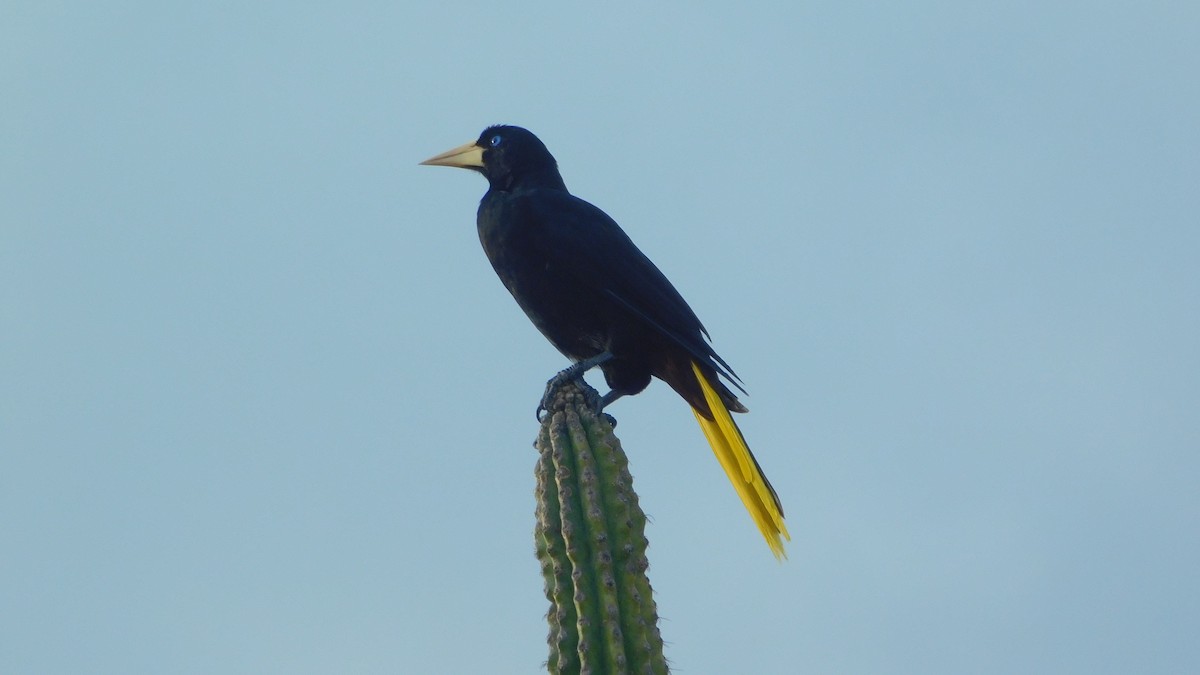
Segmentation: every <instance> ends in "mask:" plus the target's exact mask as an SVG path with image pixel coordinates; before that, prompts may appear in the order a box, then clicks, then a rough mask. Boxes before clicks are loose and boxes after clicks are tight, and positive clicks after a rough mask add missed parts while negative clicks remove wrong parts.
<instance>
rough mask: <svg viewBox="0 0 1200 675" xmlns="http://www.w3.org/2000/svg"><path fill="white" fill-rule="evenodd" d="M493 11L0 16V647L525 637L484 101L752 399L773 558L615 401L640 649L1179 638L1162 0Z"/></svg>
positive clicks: (948, 659) (774, 664)
mask: <svg viewBox="0 0 1200 675" xmlns="http://www.w3.org/2000/svg"><path fill="white" fill-rule="evenodd" d="M431 5H432V4H431ZM510 5H511V3H487V4H486V5H485V4H471V3H442V4H439V5H432V6H430V7H426V8H421V9H418V8H412V7H407V6H405V3H341V4H338V5H336V6H330V7H319V6H313V5H309V4H306V3H254V4H253V6H247V5H246V3H240V2H239V3H235V2H224V3H210V4H208V5H205V6H193V7H184V6H179V5H172V4H169V3H168V4H165V5H164V4H163V3H135V2H126V3H120V2H109V3H81V2H58V3H55V2H36V3H35V2H9V3H7V4H6V5H5V6H4V8H3V9H0V55H2V57H0V89H2V90H3V92H4V105H3V110H2V111H0V322H2V323H0V327H2V331H0V542H2V543H0V607H3V608H4V610H3V612H0V672H4V673H31V674H35V673H36V674H41V673H72V674H74V673H125V674H128V673H335V672H336V673H501V674H505V673H531V672H537V671H538V670H539V669H540V667H541V664H542V662H543V660H544V659H545V657H546V648H545V643H544V640H545V632H546V630H545V625H544V622H543V620H542V615H543V613H544V612H545V609H546V602H545V599H544V598H543V596H542V582H541V577H540V575H539V572H538V567H537V564H536V562H535V560H534V557H533V543H532V528H533V509H534V504H533V496H532V494H533V474H532V472H533V464H534V459H535V455H534V451H533V450H532V448H531V443H532V440H533V437H534V435H535V433H536V423H535V422H534V418H533V411H534V407H535V405H536V403H537V400H538V397H539V396H540V394H541V391H542V383H543V382H544V381H545V379H546V378H547V377H549V376H550V375H551V374H553V373H554V372H555V371H556V370H558V369H559V368H561V367H562V366H563V365H565V364H564V362H563V360H562V357H561V356H560V355H559V354H558V353H557V352H555V351H554V350H553V348H551V347H550V346H549V344H548V343H546V342H545V341H544V340H543V339H542V337H541V336H540V335H539V334H538V333H537V332H536V331H535V330H534V329H533V327H532V326H531V325H530V324H529V323H528V321H527V320H526V319H525V317H524V315H523V314H522V313H521V312H520V311H519V310H518V309H517V307H516V305H515V304H514V303H513V302H512V300H511V298H510V297H509V296H508V295H507V293H506V292H505V291H504V289H503V288H502V286H501V285H500V283H499V282H498V281H497V280H496V279H495V277H494V275H493V273H492V271H491V269H490V267H489V265H488V264H487V262H486V260H485V258H484V256H483V254H482V252H481V250H480V248H479V244H478V241H477V238H476V236H475V232H474V217H475V208H476V204H477V203H478V200H479V198H480V196H482V194H483V192H484V190H485V183H484V181H483V180H482V179H480V178H479V177H478V176H475V175H472V174H470V173H468V172H464V171H453V170H449V169H439V168H429V167H418V166H417V162H419V161H420V160H422V159H425V158H426V157H428V156H430V155H432V154H434V153H437V152H440V151H442V150H445V149H447V148H449V147H451V146H454V145H457V144H459V143H462V142H464V141H467V140H470V139H473V138H475V137H476V135H477V134H478V133H479V131H480V130H481V129H482V128H483V127H485V126H486V125H488V124H491V123H496V122H507V123H514V124H520V125H522V126H526V127H528V128H530V129H531V130H533V131H534V132H535V133H537V134H539V135H540V136H541V138H542V139H543V140H544V141H545V142H546V144H547V145H548V146H549V148H550V149H551V151H552V152H554V154H555V155H556V156H557V157H558V160H559V163H560V166H561V168H562V171H563V175H564V177H565V179H566V181H567V184H568V186H569V187H570V188H571V189H572V190H573V191H574V192H575V193H576V194H578V195H580V196H582V197H584V198H585V199H588V200H590V201H592V202H594V203H596V204H597V205H599V206H601V207H602V208H604V209H605V210H606V211H608V213H609V214H611V215H612V216H613V217H615V218H616V219H617V220H618V221H619V222H621V223H622V224H623V226H624V227H625V229H626V230H627V231H628V232H629V233H630V235H631V236H632V237H633V238H634V240H635V241H637V242H638V243H639V245H640V246H641V247H642V248H643V250H644V251H645V252H646V253H647V254H648V255H650V256H651V257H652V258H653V259H654V260H655V261H656V262H657V263H658V264H659V266H660V267H661V268H662V269H663V270H664V271H665V272H666V273H667V275H668V276H669V277H670V278H671V279H672V280H673V281H674V282H675V284H676V285H677V286H678V287H679V289H680V290H681V291H682V292H683V294H684V296H685V297H687V298H688V299H689V301H690V302H691V303H692V305H693V307H694V308H695V309H696V311H697V312H698V313H699V315H700V316H701V318H702V319H703V321H704V322H705V324H706V325H707V326H708V327H709V329H710V331H711V333H712V334H713V337H714V338H715V344H716V347H717V349H718V351H719V352H720V353H721V354H722V355H723V356H724V357H725V358H726V359H727V360H728V361H729V362H730V363H731V364H732V365H733V366H734V368H735V369H737V371H738V372H739V373H740V374H741V375H742V376H743V377H744V378H745V381H746V384H747V388H748V389H749V391H750V393H751V396H749V397H748V398H746V399H745V400H746V403H747V404H748V405H749V406H750V408H751V409H752V410H753V412H752V413H751V414H750V415H748V416H745V417H743V418H741V419H742V420H744V422H743V428H744V430H745V432H746V435H747V437H748V439H749V441H750V444H751V446H752V447H753V448H754V449H755V451H756V453H757V455H758V457H759V459H760V460H761V462H762V465H763V467H764V469H765V470H766V472H767V475H768V476H769V477H770V478H771V480H772V482H773V483H774V485H775V487H776V488H777V489H778V491H779V494H780V496H781V498H782V499H783V502H784V505H785V507H786V509H787V514H788V518H789V520H788V523H789V526H790V528H791V532H792V535H793V542H792V545H791V547H790V554H791V559H790V560H789V561H788V562H787V563H785V564H782V565H780V564H777V563H776V562H775V561H774V559H773V558H772V557H771V555H770V552H769V551H768V549H767V547H766V545H765V544H764V543H763V542H762V540H761V538H760V537H759V535H758V533H757V532H756V531H755V529H754V527H753V525H752V524H751V522H750V520H749V517H748V516H747V515H746V513H745V512H744V510H743V509H742V507H741V505H740V504H739V502H738V500H737V498H736V496H735V495H734V493H733V491H732V490H731V489H730V487H729V486H728V484H727V482H726V479H725V477H724V475H723V474H722V472H721V470H720V469H719V467H718V465H717V463H716V461H715V460H714V459H713V457H712V455H711V452H710V451H709V450H708V449H707V447H706V445H705V443H704V440H703V438H702V436H701V433H700V431H699V429H698V428H696V426H695V422H694V421H693V419H692V416H691V414H690V413H689V412H688V410H687V408H686V406H685V405H684V404H683V403H682V402H681V401H680V400H679V399H678V398H677V397H676V396H675V395H674V394H673V393H672V392H671V391H670V390H669V389H668V388H667V387H665V386H663V385H661V384H656V385H654V386H652V387H651V389H650V390H649V391H647V392H646V393H644V394H643V395H641V396H638V397H636V398H630V399H626V400H622V401H620V402H619V403H617V404H615V405H614V406H613V409H612V410H611V412H612V413H613V414H615V415H616V416H617V418H618V419H619V420H620V422H621V424H620V428H619V430H618V431H619V435H620V436H621V438H622V440H623V442H624V444H625V447H626V450H627V451H628V453H629V455H630V458H631V462H632V471H633V475H634V477H635V480H636V487H637V489H638V491H639V493H640V495H641V499H642V504H643V506H644V507H645V508H646V510H647V511H648V512H649V514H650V516H651V518H652V524H651V526H650V528H649V532H648V534H649V537H650V541H651V549H650V560H651V570H650V572H651V581H652V583H653V584H654V587H655V589H656V590H657V592H658V597H657V599H658V603H659V609H660V612H661V614H662V615H663V617H664V622H663V624H662V631H663V634H664V636H665V638H666V639H667V641H668V648H667V653H668V656H669V658H670V659H671V660H672V662H673V664H674V667H675V669H676V671H677V672H679V673H690V674H707V673H790V672H797V673H799V672H804V673H918V672H919V673H966V672H970V673H1012V672H1046V673H1049V672H1053V673H1103V672H1112V673H1127V672H1160V673H1180V672H1195V671H1198V670H1200V642H1198V641H1197V640H1196V635H1197V634H1200V575H1198V574H1197V570H1198V569H1200V490H1197V489H1196V485H1197V483H1198V481H1200V421H1198V420H1200V415H1198V411H1200V350H1198V349H1197V345H1198V344H1200V271H1198V265H1197V260H1198V258H1200V228H1198V227H1197V225H1198V223H1197V214H1200V188H1198V186H1200V125H1198V124H1197V119H1200V114H1198V112H1197V109H1198V108H1200V77H1197V72H1200V41H1198V40H1197V39H1196V36H1197V35H1198V34H1200V8H1198V6H1197V5H1196V4H1195V3H1185V2H1150V3H1146V2H1141V3H1133V2H1127V3H1125V2H1122V3H1118V2H1109V3H1094V2H1086V3H1085V2H1070V3H1041V2H1015V3H964V2H921V3H905V4H904V5H894V4H893V5H887V4H879V5H876V4H867V3H847V2H820V3H779V4H776V5H773V6H770V7H768V8H761V9H750V8H738V9H734V8H733V7H732V6H731V5H728V4H727V3H700V4H693V5H689V6H687V7H683V6H673V7H647V6H643V5H640V4H629V5H621V4H617V5H614V4H612V3H606V4H604V5H603V6H596V7H593V8H587V9H581V8H564V7H561V6H560V5H561V3H526V4H524V5H522V7H523V9H520V10H517V9H511V8H509V6H510Z"/></svg>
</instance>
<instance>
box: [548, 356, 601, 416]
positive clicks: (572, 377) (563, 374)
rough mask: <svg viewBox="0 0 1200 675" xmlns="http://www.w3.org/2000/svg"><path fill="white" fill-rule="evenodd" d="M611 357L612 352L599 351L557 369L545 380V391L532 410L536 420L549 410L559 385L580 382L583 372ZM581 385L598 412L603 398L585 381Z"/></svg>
mask: <svg viewBox="0 0 1200 675" xmlns="http://www.w3.org/2000/svg"><path fill="white" fill-rule="evenodd" d="M611 358H612V354H610V353H609V352H601V353H600V354H597V355H596V356H593V357H591V358H589V359H584V360H583V361H579V362H577V363H572V364H571V365H569V366H567V367H566V368H563V369H562V370H560V371H558V374H557V375H555V376H554V377H552V378H550V379H549V380H547V381H546V391H545V393H543V394H542V400H541V402H539V403H538V407H537V410H536V411H534V417H536V418H537V421H539V422H541V421H542V419H543V415H542V413H544V412H549V410H550V404H551V403H552V402H553V401H554V396H555V394H557V393H558V389H559V387H561V386H563V385H564V384H566V383H568V382H576V381H579V382H582V378H583V374H584V373H586V372H587V371H589V370H591V369H592V368H595V367H596V366H598V365H600V364H601V363H604V362H605V361H608V360H609V359H611ZM583 385H584V386H583V387H581V388H582V389H583V390H584V392H585V395H586V396H587V397H588V404H589V405H591V406H592V409H594V410H595V411H596V412H600V411H601V410H603V408H604V406H605V402H604V399H602V398H600V395H599V394H597V393H596V390H595V389H592V388H591V387H590V386H587V383H586V382H583ZM589 392H590V393H589ZM593 399H594V400H593Z"/></svg>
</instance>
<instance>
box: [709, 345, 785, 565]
mask: <svg viewBox="0 0 1200 675" xmlns="http://www.w3.org/2000/svg"><path fill="white" fill-rule="evenodd" d="M692 370H693V371H694V372H695V373H696V379H697V380H699V381H700V388H701V389H702V390H703V391H704V400H705V401H706V402H707V403H708V409H709V411H711V413H712V419H709V418H708V417H706V416H705V415H704V413H703V412H701V411H700V410H697V409H696V408H694V407H693V408H692V412H693V413H695V415H696V421H698V422H700V428H701V429H703V430H704V435H705V437H707V438H708V444H709V445H711V446H712V449H713V453H714V454H715V455H716V456H717V461H719V462H720V463H721V468H723V469H725V474H726V475H727V476H729V482H731V483H733V487H734V489H735V490H737V493H738V496H739V497H741V498H742V503H743V504H745V505H746V510H747V511H749V512H750V517H751V518H753V519H754V524H755V525H757V526H758V531H759V532H762V536H763V538H764V539H766V540H767V545H768V546H770V547H771V552H772V553H774V554H775V557H776V558H780V559H782V558H786V557H787V553H786V552H785V551H784V550H783V540H784V539H786V540H788V541H791V540H792V537H791V535H789V534H788V531H787V525H785V524H784V522H783V507H782V506H781V505H780V504H779V497H778V496H776V494H775V490H774V489H773V488H772V487H771V484H770V483H769V482H767V478H766V476H764V475H763V472H762V468H761V467H759V466H758V460H756V459H754V455H753V454H752V453H751V452H750V448H749V446H747V445H746V439H744V438H742V432H741V430H740V429H738V427H737V424H734V422H733V417H731V416H730V415H729V409H728V408H726V407H725V404H724V403H723V402H722V401H721V397H720V396H718V395H717V392H716V391H715V390H714V389H713V387H712V384H710V383H709V381H708V378H707V377H705V376H704V372H703V371H701V370H700V366H699V365H698V364H696V363H695V362H693V363H692Z"/></svg>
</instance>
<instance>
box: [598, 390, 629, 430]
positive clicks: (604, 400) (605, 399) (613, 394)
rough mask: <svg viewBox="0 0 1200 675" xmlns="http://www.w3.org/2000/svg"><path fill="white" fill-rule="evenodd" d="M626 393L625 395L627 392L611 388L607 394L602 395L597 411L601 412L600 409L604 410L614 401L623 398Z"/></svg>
mask: <svg viewBox="0 0 1200 675" xmlns="http://www.w3.org/2000/svg"><path fill="white" fill-rule="evenodd" d="M624 395H625V392H623V391H617V390H616V389H610V390H609V392H608V393H607V394H605V395H603V396H601V397H600V405H599V406H597V407H596V412H600V411H602V410H604V409H605V408H607V407H608V404H609V403H612V402H613V401H615V400H617V399H619V398H621V397H622V396H624ZM614 426H615V425H614Z"/></svg>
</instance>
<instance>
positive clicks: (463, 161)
mask: <svg viewBox="0 0 1200 675" xmlns="http://www.w3.org/2000/svg"><path fill="white" fill-rule="evenodd" d="M421 164H428V165H429V166H457V167H459V168H462V169H482V168H483V148H481V147H479V146H478V145H475V141H471V142H470V143H467V144H466V145H460V146H458V147H457V148H454V149H453V150H447V151H445V152H443V153H442V154H440V155H434V156H433V157H430V158H429V159H427V160H425V161H424V162H421Z"/></svg>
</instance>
